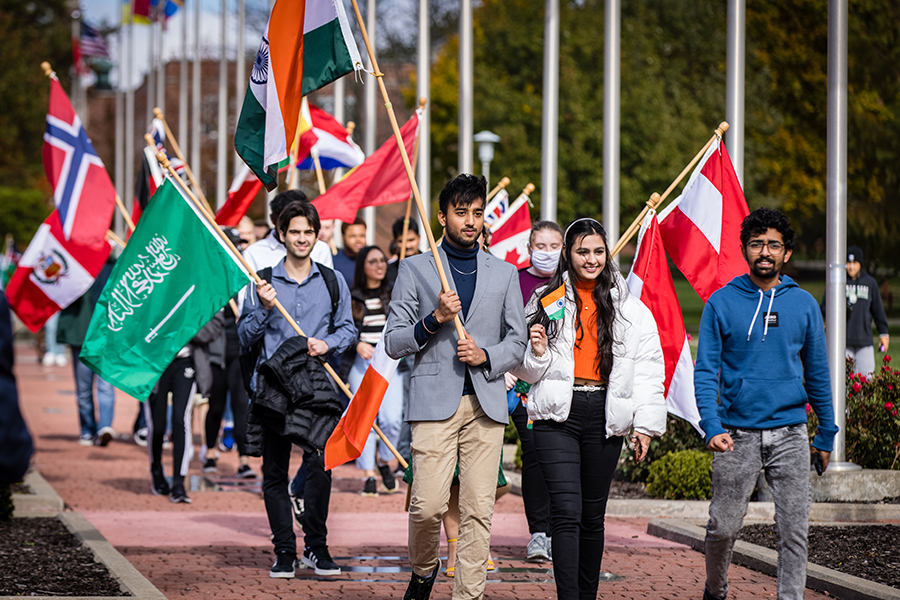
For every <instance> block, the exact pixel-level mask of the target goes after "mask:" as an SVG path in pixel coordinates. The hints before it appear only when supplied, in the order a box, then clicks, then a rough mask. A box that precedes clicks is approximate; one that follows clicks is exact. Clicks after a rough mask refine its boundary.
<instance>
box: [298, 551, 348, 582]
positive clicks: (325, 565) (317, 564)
mask: <svg viewBox="0 0 900 600" xmlns="http://www.w3.org/2000/svg"><path fill="white" fill-rule="evenodd" d="M301 560H302V561H303V564H305V565H306V566H307V567H309V568H311V569H315V570H316V575H340V574H341V568H340V567H339V566H337V563H335V562H334V561H333V560H331V554H330V553H329V552H328V547H327V546H322V547H321V548H316V549H312V548H307V549H306V550H304V551H303V558H301Z"/></svg>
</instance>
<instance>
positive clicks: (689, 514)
mask: <svg viewBox="0 0 900 600" xmlns="http://www.w3.org/2000/svg"><path fill="white" fill-rule="evenodd" d="M515 491H516V488H515V485H514V486H513V493H515ZM606 514H607V515H608V516H613V517H673V518H679V519H703V520H706V519H708V518H709V501H708V500H610V501H609V503H608V504H607V507H606ZM745 518H746V519H747V520H749V521H771V520H773V519H774V518H775V504H774V503H773V502H751V503H750V504H749V505H748V507H747V516H746V517H745ZM809 520H810V521H814V522H834V521H850V522H853V521H856V522H868V523H872V522H881V521H891V520H900V504H842V503H835V504H825V503H818V502H816V503H813V505H812V507H811V508H810V513H809Z"/></svg>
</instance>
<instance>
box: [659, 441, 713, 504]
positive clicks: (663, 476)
mask: <svg viewBox="0 0 900 600" xmlns="http://www.w3.org/2000/svg"><path fill="white" fill-rule="evenodd" d="M647 493H648V494H650V495H651V496H654V497H656V498H665V499H666V500H705V499H709V498H711V497H712V453H711V452H708V451H705V450H682V451H680V452H672V453H671V454H667V455H666V456H664V457H662V458H661V459H659V460H657V461H655V462H654V463H653V464H651V465H650V475H649V476H648V477H647Z"/></svg>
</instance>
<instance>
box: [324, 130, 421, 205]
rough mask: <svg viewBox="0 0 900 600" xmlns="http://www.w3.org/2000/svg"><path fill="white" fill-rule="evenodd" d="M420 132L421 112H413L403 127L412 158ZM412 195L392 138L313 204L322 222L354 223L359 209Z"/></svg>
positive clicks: (405, 142) (407, 147)
mask: <svg viewBox="0 0 900 600" xmlns="http://www.w3.org/2000/svg"><path fill="white" fill-rule="evenodd" d="M418 129H419V115H418V113H413V116H412V117H410V119H409V121H407V122H406V124H404V125H403V127H402V128H400V136H401V137H402V138H403V145H404V146H405V147H406V154H407V155H408V156H412V153H413V148H414V146H415V143H416V133H417V131H418ZM411 193H412V190H411V188H410V185H409V179H407V177H406V169H405V168H404V167H403V160H402V158H401V157H400V149H399V148H397V142H396V141H395V140H394V138H393V136H392V137H391V138H390V139H389V140H388V141H386V142H385V143H384V144H382V145H381V147H380V148H379V149H378V150H376V151H375V152H374V153H373V154H372V156H370V157H369V158H367V159H366V160H365V161H364V162H363V164H361V165H360V166H358V167H357V168H355V169H353V170H352V171H350V173H348V174H347V176H346V177H344V178H343V179H342V180H340V181H339V182H338V183H336V184H334V185H333V186H331V189H329V190H328V191H327V192H325V193H324V194H322V195H321V196H319V197H318V198H316V199H315V200H313V205H314V206H315V207H316V209H317V210H318V211H319V218H320V219H340V220H341V221H344V222H350V223H352V222H353V219H355V218H356V211H358V210H359V209H360V208H365V207H367V206H381V205H382V204H391V203H392V202H405V201H406V200H408V199H409V196H410V194H411Z"/></svg>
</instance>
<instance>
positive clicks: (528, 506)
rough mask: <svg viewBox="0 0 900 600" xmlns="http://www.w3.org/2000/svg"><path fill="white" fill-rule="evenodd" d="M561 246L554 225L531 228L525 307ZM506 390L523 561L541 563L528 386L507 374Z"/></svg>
mask: <svg viewBox="0 0 900 600" xmlns="http://www.w3.org/2000/svg"><path fill="white" fill-rule="evenodd" d="M562 245H563V232H562V229H561V228H560V226H559V225H557V224H556V223H554V222H553V221H538V222H537V223H535V224H534V225H532V226H531V234H530V235H529V237H528V256H529V257H530V258H531V266H530V267H525V268H523V269H519V286H520V287H521V288H522V303H523V304H524V305H527V304H528V301H529V300H531V296H532V294H534V291H535V290H536V289H538V288H539V287H541V286H544V285H547V283H548V282H549V281H550V278H551V277H553V274H554V273H555V272H556V267H557V265H558V264H559V254H560V251H561V250H562ZM506 386H507V388H508V390H509V394H510V398H509V404H510V405H511V406H513V407H514V408H513V409H512V412H511V413H510V416H511V417H512V420H513V423H514V424H515V426H516V431H518V432H519V440H520V441H521V442H522V500H523V501H524V502H525V519H526V520H527V521H528V532H529V533H530V534H531V540H529V542H528V545H527V546H525V559H526V560H531V561H536V562H543V561H546V560H550V559H551V557H552V556H553V553H552V551H551V538H550V536H549V533H550V494H549V493H548V492H547V483H546V482H545V481H544V475H543V473H541V466H540V464H538V460H537V453H536V452H535V450H534V436H533V435H532V432H531V429H530V428H529V427H528V409H527V408H526V405H527V399H528V390H529V389H530V388H531V386H530V385H529V384H528V383H525V382H524V381H518V379H517V378H516V376H515V375H513V374H512V373H507V374H506Z"/></svg>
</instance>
